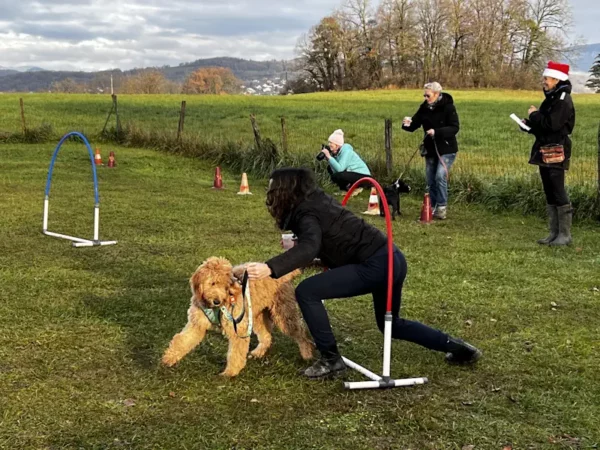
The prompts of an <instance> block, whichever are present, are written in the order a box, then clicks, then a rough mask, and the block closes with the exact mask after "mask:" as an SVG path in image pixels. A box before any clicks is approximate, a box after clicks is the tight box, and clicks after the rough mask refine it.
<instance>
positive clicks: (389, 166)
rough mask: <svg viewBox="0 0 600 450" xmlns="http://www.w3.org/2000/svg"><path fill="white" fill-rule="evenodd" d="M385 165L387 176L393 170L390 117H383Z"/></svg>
mask: <svg viewBox="0 0 600 450" xmlns="http://www.w3.org/2000/svg"><path fill="white" fill-rule="evenodd" d="M385 165H386V168H387V174H388V177H391V176H392V174H393V172H394V167H393V164H392V119H385Z"/></svg>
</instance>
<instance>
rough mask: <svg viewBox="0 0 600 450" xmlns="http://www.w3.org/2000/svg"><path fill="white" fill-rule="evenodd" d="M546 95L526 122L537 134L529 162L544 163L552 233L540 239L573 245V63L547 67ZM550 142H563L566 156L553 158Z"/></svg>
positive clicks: (547, 206) (541, 242)
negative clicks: (569, 182) (568, 183)
mask: <svg viewBox="0 0 600 450" xmlns="http://www.w3.org/2000/svg"><path fill="white" fill-rule="evenodd" d="M543 75H544V82H543V87H544V95H545V96H546V98H545V99H544V101H543V102H542V105H541V106H540V109H539V110H538V109H537V108H536V107H535V106H531V107H530V108H529V119H526V120H524V122H525V124H526V125H528V126H529V127H531V130H530V131H529V133H531V134H533V135H534V136H535V143H534V144H533V148H532V149H531V157H530V159H529V164H535V165H537V166H539V167H540V176H541V178H542V184H543V186H544V193H545V194H546V211H547V212H548V221H549V228H550V235H549V236H548V237H547V238H544V239H540V240H539V241H538V243H540V244H545V245H569V244H570V243H571V242H572V241H573V239H572V238H571V222H572V217H573V210H572V209H571V202H570V200H569V195H568V194H567V191H566V189H565V171H567V170H568V169H569V164H570V160H571V138H570V135H571V133H572V132H573V128H575V107H574V106H573V99H572V98H571V82H570V81H569V66H568V65H567V64H560V63H555V62H553V61H550V62H549V63H548V67H546V69H545V70H544V74H543ZM546 146H554V147H555V146H561V147H562V150H563V153H564V157H563V158H562V161H559V160H560V159H561V158H560V157H559V158H555V159H554V160H549V159H548V157H544V155H543V153H544V150H545V147H546Z"/></svg>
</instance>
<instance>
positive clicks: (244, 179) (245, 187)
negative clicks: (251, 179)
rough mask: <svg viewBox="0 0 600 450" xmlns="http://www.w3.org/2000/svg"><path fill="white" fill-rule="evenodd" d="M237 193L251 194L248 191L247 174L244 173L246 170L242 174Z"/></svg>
mask: <svg viewBox="0 0 600 450" xmlns="http://www.w3.org/2000/svg"><path fill="white" fill-rule="evenodd" d="M238 195H252V192H250V185H249V184H248V175H246V172H244V173H243V174H242V184H240V191H239V192H238Z"/></svg>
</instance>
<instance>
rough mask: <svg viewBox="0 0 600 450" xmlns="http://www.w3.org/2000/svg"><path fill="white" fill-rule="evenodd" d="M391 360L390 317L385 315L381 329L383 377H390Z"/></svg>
mask: <svg viewBox="0 0 600 450" xmlns="http://www.w3.org/2000/svg"><path fill="white" fill-rule="evenodd" d="M391 358H392V315H391V314H390V313H388V314H386V315H385V326H384V329H383V376H384V377H389V376H390V367H391Z"/></svg>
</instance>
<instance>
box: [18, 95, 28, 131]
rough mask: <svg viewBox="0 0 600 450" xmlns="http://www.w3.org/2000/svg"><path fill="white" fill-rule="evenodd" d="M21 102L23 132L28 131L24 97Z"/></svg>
mask: <svg viewBox="0 0 600 450" xmlns="http://www.w3.org/2000/svg"><path fill="white" fill-rule="evenodd" d="M19 103H20V104H21V125H22V128H23V134H25V132H26V131H27V125H26V124H25V107H24V106H23V99H22V98H20V99H19Z"/></svg>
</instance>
